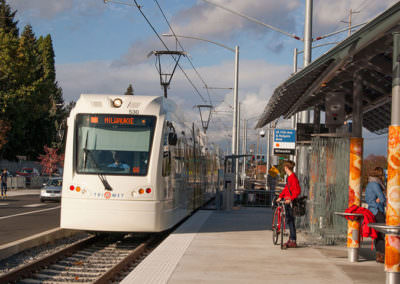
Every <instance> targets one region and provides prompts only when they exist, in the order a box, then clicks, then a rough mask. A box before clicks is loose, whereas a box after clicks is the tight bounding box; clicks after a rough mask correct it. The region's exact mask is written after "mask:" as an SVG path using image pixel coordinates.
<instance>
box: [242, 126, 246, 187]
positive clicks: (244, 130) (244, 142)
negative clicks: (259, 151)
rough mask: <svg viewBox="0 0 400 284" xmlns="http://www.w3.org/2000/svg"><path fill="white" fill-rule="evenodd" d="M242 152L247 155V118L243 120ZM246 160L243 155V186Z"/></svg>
mask: <svg viewBox="0 0 400 284" xmlns="http://www.w3.org/2000/svg"><path fill="white" fill-rule="evenodd" d="M242 154H243V155H247V119H244V120H243V141H242ZM246 161H247V158H246V157H244V158H243V163H242V177H243V187H244V180H245V178H246Z"/></svg>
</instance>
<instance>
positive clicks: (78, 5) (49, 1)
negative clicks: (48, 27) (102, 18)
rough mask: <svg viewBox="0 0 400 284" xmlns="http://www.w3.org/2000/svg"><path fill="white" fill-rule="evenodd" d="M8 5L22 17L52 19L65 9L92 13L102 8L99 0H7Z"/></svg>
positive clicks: (65, 10) (80, 12)
mask: <svg viewBox="0 0 400 284" xmlns="http://www.w3.org/2000/svg"><path fill="white" fill-rule="evenodd" d="M8 2H9V4H10V6H11V7H12V8H13V9H16V10H18V12H19V13H21V14H23V15H24V17H26V16H28V17H29V18H33V19H36V18H39V19H52V18H55V17H56V16H58V15H59V14H62V13H64V12H67V11H71V10H73V11H74V13H75V14H82V15H88V14H94V13H97V12H98V11H101V10H103V9H104V6H105V5H104V4H103V3H101V2H102V1H99V0H84V1H81V0H9V1H8Z"/></svg>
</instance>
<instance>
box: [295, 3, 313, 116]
mask: <svg viewBox="0 0 400 284" xmlns="http://www.w3.org/2000/svg"><path fill="white" fill-rule="evenodd" d="M312 13H313V0H306V13H305V21H304V56H303V66H304V67H307V66H308V65H309V64H310V62H311V49H312V46H311V44H312V16H313V15H312ZM296 52H297V51H296ZM296 69H297V66H296ZM301 122H302V123H309V122H310V113H309V111H307V110H306V111H302V112H301Z"/></svg>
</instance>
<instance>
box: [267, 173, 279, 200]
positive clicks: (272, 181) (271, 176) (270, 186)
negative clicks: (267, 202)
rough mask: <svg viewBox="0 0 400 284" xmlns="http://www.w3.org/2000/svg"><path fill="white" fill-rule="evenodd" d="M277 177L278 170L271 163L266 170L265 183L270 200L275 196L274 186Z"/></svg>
mask: <svg viewBox="0 0 400 284" xmlns="http://www.w3.org/2000/svg"><path fill="white" fill-rule="evenodd" d="M278 177H279V170H278V169H277V168H276V166H275V165H273V166H272V167H271V168H270V169H269V170H268V176H267V185H268V189H269V192H270V195H271V202H272V201H273V200H274V197H275V187H276V182H277V180H278Z"/></svg>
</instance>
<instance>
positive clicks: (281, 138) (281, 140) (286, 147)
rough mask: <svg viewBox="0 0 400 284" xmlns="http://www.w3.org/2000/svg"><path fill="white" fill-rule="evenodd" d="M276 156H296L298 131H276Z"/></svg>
mask: <svg viewBox="0 0 400 284" xmlns="http://www.w3.org/2000/svg"><path fill="white" fill-rule="evenodd" d="M273 148H274V155H281V154H284V155H294V154H295V151H296V130H293V129H274V145H273Z"/></svg>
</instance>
